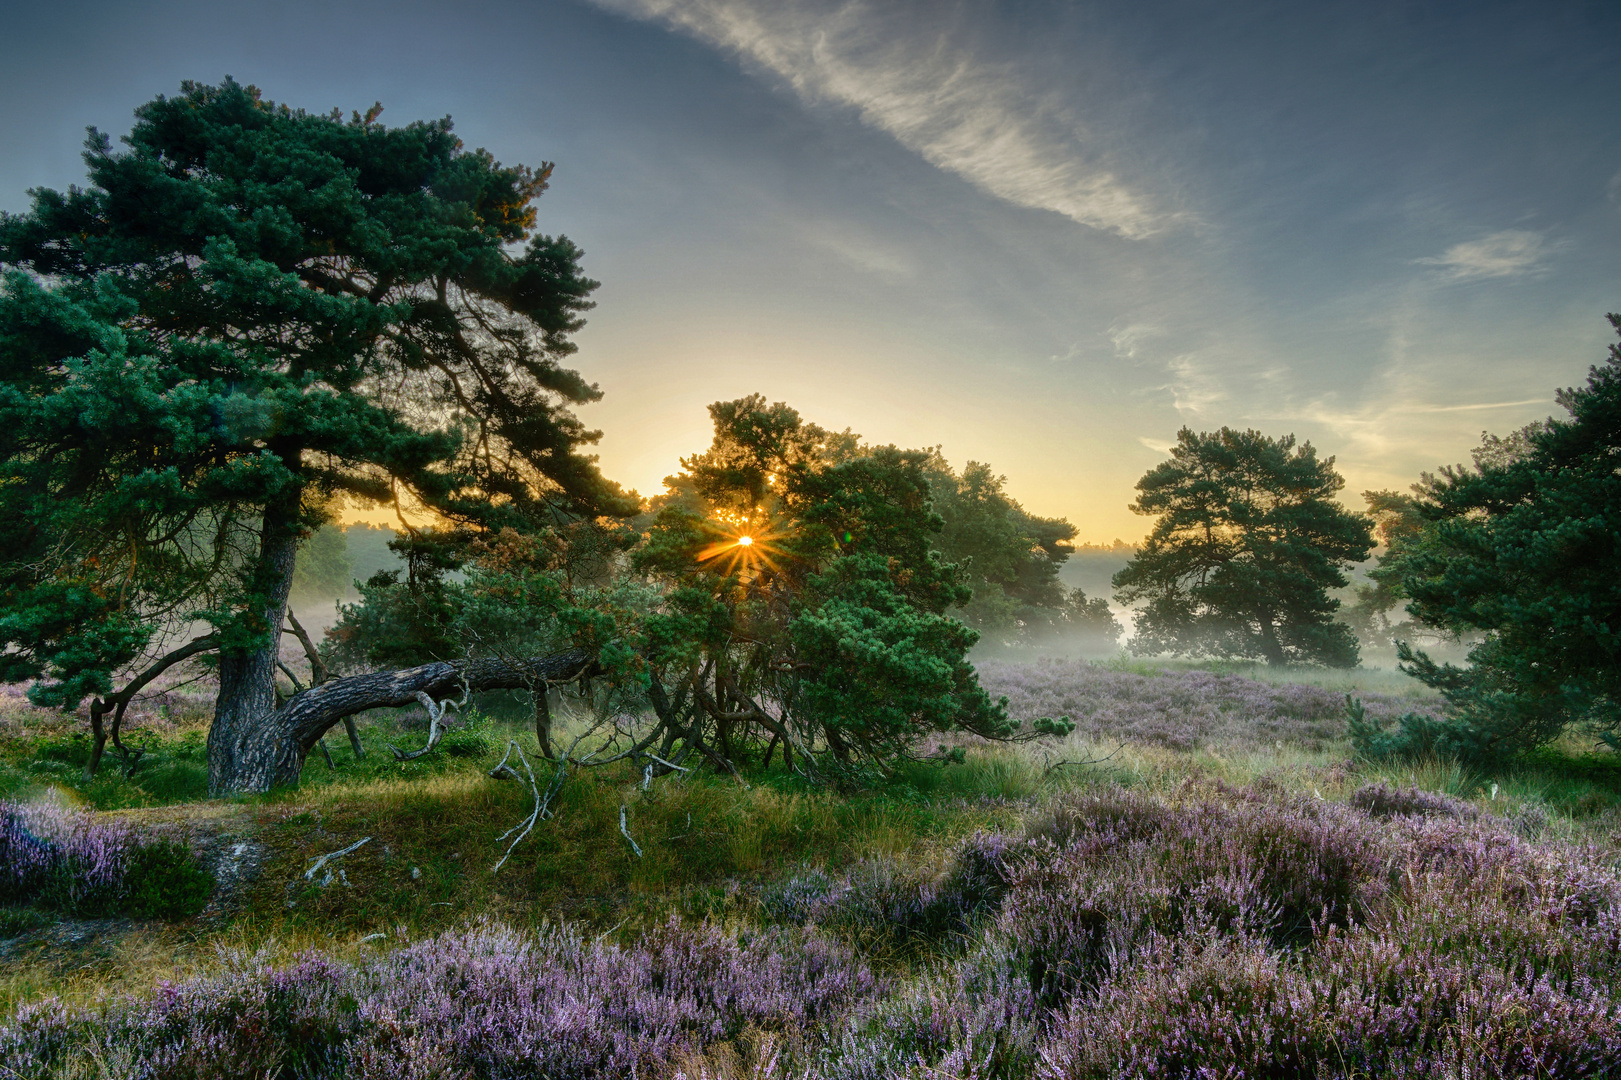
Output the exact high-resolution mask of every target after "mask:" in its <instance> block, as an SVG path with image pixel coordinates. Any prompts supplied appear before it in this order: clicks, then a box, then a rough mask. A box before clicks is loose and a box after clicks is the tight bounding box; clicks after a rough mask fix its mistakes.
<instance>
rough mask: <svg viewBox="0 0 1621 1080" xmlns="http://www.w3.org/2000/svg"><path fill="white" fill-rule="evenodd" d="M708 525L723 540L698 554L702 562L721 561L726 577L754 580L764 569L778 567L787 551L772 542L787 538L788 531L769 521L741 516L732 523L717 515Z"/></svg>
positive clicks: (717, 541)
mask: <svg viewBox="0 0 1621 1080" xmlns="http://www.w3.org/2000/svg"><path fill="white" fill-rule="evenodd" d="M709 524H710V526H711V528H712V529H714V531H715V532H717V533H719V534H720V538H719V539H717V540H716V541H715V542H714V543H712V544H710V545H709V546H707V547H705V548H704V549H703V550H702V551H700V552H698V561H699V562H712V561H715V562H718V563H719V564H720V566H721V568H722V569H723V571H724V572H725V573H726V574H728V575H730V574H738V575H740V576H741V577H743V578H744V579H749V578H753V577H754V576H756V575H757V574H758V573H759V572H760V571H761V570H762V569H770V570H775V569H776V568H777V560H778V558H779V557H781V556H782V555H783V554H784V552H783V550H782V549H781V548H779V547H778V546H777V545H776V544H775V543H773V541H775V540H779V539H781V538H782V537H784V536H786V535H787V532H788V530H787V529H786V528H783V527H780V526H778V525H777V524H776V523H775V522H773V521H772V520H770V519H763V520H762V519H760V518H758V517H755V518H748V519H745V518H742V516H741V515H738V517H737V518H733V519H732V520H727V518H726V517H724V516H717V517H715V518H712V519H710V522H709Z"/></svg>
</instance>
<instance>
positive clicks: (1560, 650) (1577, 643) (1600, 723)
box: [1391, 315, 1621, 759]
mask: <svg viewBox="0 0 1621 1080" xmlns="http://www.w3.org/2000/svg"><path fill="white" fill-rule="evenodd" d="M1609 318H1610V323H1611V325H1612V326H1614V327H1615V329H1616V330H1617V332H1618V333H1621V316H1617V315H1611V316H1610V317H1609ZM1558 401H1559V404H1560V405H1562V406H1563V407H1564V408H1565V410H1566V411H1567V413H1568V416H1567V417H1566V418H1564V419H1554V420H1549V421H1546V422H1542V423H1537V424H1532V425H1530V426H1529V427H1526V428H1524V429H1522V430H1520V431H1518V432H1515V433H1514V434H1513V435H1510V436H1507V437H1506V438H1493V437H1491V436H1488V437H1487V439H1486V441H1485V443H1484V444H1483V446H1482V447H1481V448H1480V449H1479V450H1478V451H1476V453H1475V455H1474V458H1475V466H1474V467H1473V468H1453V469H1444V470H1442V472H1441V474H1440V475H1439V476H1438V477H1433V478H1430V479H1429V482H1428V483H1426V484H1425V485H1424V488H1423V492H1424V493H1423V496H1422V497H1421V498H1420V499H1419V501H1418V510H1419V513H1420V514H1421V515H1422V517H1423V518H1424V519H1425V520H1426V524H1425V527H1424V528H1423V530H1422V531H1421V533H1420V535H1419V536H1418V537H1417V538H1416V539H1414V540H1413V541H1411V542H1410V543H1409V544H1407V545H1406V546H1405V547H1404V549H1403V550H1402V551H1401V553H1400V557H1399V558H1398V559H1397V560H1396V561H1395V564H1394V565H1393V566H1392V567H1391V570H1392V572H1393V573H1395V574H1397V575H1399V582H1400V586H1401V590H1402V591H1403V592H1404V593H1405V595H1407V596H1408V597H1410V598H1411V601H1412V602H1411V604H1410V605H1409V606H1408V611H1409V612H1410V613H1411V614H1412V615H1413V616H1414V617H1415V618H1416V619H1417V620H1419V621H1420V622H1421V623H1423V624H1425V625H1428V626H1432V627H1437V628H1440V629H1443V630H1447V631H1451V632H1454V633H1470V632H1476V633H1481V634H1483V635H1484V640H1482V641H1481V642H1480V643H1479V644H1478V645H1476V646H1475V647H1474V648H1473V649H1472V650H1471V652H1470V654H1469V659H1470V666H1469V667H1468V668H1458V667H1455V666H1453V665H1451V664H1437V663H1434V662H1433V661H1431V660H1430V658H1429V657H1427V656H1426V655H1425V654H1423V653H1422V652H1416V651H1414V650H1413V649H1412V648H1411V647H1410V646H1405V645H1404V646H1403V648H1402V649H1401V652H1402V655H1403V658H1404V660H1405V664H1404V666H1405V668H1406V669H1407V670H1408V671H1409V672H1410V673H1411V674H1414V675H1416V676H1417V677H1418V678H1420V679H1422V680H1423V681H1425V682H1427V683H1429V684H1431V685H1432V686H1435V687H1436V688H1438V689H1440V690H1441V691H1442V693H1443V694H1444V695H1445V696H1446V698H1447V699H1448V702H1449V703H1450V705H1451V706H1452V711H1453V714H1454V717H1453V723H1452V724H1451V725H1450V726H1449V727H1448V728H1447V729H1445V730H1440V731H1434V732H1428V733H1424V734H1425V735H1426V737H1427V738H1428V739H1429V740H1430V741H1431V742H1433V743H1434V744H1435V745H1431V746H1410V747H1393V748H1394V749H1403V750H1405V751H1409V752H1420V753H1422V752H1443V753H1447V754H1451V755H1456V756H1461V757H1466V758H1475V759H1488V758H1496V757H1502V756H1505V755H1511V754H1513V753H1516V752H1519V751H1523V750H1526V749H1529V748H1532V747H1535V746H1537V745H1540V744H1542V743H1544V742H1547V741H1548V740H1550V739H1553V738H1555V737H1556V736H1558V735H1559V733H1560V732H1562V731H1563V730H1564V729H1565V728H1566V726H1567V725H1569V724H1571V723H1581V724H1584V725H1586V726H1589V727H1590V728H1592V729H1594V730H1595V732H1596V733H1597V734H1598V735H1599V736H1600V737H1601V738H1604V739H1605V740H1606V741H1609V742H1611V743H1612V744H1621V740H1618V739H1617V737H1616V736H1617V732H1618V730H1621V345H1611V346H1610V354H1609V357H1608V359H1607V361H1606V362H1605V363H1604V364H1603V365H1602V366H1599V367H1595V368H1592V369H1591V370H1590V372H1589V374H1588V378H1587V383H1586V385H1584V386H1579V387H1575V388H1573V389H1568V390H1564V391H1562V392H1561V393H1559V395H1558Z"/></svg>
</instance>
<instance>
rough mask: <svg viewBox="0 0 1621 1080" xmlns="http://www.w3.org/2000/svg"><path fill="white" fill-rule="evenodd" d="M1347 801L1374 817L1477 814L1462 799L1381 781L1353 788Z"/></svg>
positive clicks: (1475, 815) (1458, 816)
mask: <svg viewBox="0 0 1621 1080" xmlns="http://www.w3.org/2000/svg"><path fill="white" fill-rule="evenodd" d="M1349 802H1350V804H1351V805H1352V806H1354V807H1356V808H1357V809H1359V810H1361V811H1363V812H1364V813H1366V814H1368V815H1369V816H1370V817H1376V818H1387V817H1414V816H1423V815H1426V814H1439V815H1442V816H1445V817H1452V818H1459V819H1472V818H1475V817H1477V816H1479V811H1477V810H1476V809H1475V808H1474V807H1473V806H1470V805H1469V804H1468V803H1466V802H1464V801H1463V800H1462V799H1454V798H1452V797H1451V796H1448V795H1442V794H1439V793H1435V792H1429V791H1420V790H1419V789H1418V788H1417V787H1407V788H1399V787H1390V786H1389V785H1387V784H1385V783H1384V782H1382V781H1381V782H1379V783H1373V784H1365V785H1363V786H1362V787H1359V788H1357V789H1356V790H1355V791H1353V792H1352V793H1351V798H1350V800H1349Z"/></svg>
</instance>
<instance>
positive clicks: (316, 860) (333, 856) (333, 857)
mask: <svg viewBox="0 0 1621 1080" xmlns="http://www.w3.org/2000/svg"><path fill="white" fill-rule="evenodd" d="M369 843H371V837H369V836H363V837H361V838H360V839H359V840H356V841H355V842H354V843H352V844H350V845H349V846H348V847H346V848H342V849H340V850H338V851H332V852H328V853H327V854H325V855H321V856H312V857H311V858H312V859H313V862H312V864H311V866H310V868H309V869H308V870H306V871H304V880H305V881H314V880H315V874H316V871H318V870H320V869H321V868H322V867H323V866H325V865H326V864H327V863H330V862H336V861H338V860H339V859H341V858H343V857H344V856H345V855H348V854H350V853H352V852H354V851H357V850H358V849H360V848H362V847H365V846H366V845H367V844H369ZM331 880H332V873H331V871H328V872H327V875H326V877H324V878H322V879H321V884H322V885H325V884H327V883H328V882H330V881H331Z"/></svg>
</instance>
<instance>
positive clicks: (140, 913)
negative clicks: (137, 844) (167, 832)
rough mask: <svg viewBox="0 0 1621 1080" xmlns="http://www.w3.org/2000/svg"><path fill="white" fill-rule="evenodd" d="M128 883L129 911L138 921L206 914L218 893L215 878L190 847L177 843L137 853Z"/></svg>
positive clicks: (151, 846)
mask: <svg viewBox="0 0 1621 1080" xmlns="http://www.w3.org/2000/svg"><path fill="white" fill-rule="evenodd" d="M126 882H127V887H128V892H129V896H128V901H127V909H128V911H129V913H130V914H131V915H133V916H135V917H136V918H137V919H165V920H168V921H170V922H175V921H178V920H180V919H188V918H190V917H191V916H193V915H196V914H197V913H198V912H200V911H202V910H203V908H204V907H205V906H206V905H207V904H208V898H209V897H210V896H211V895H213V892H214V875H213V874H211V873H209V872H208V871H207V870H205V869H204V868H203V867H202V866H201V865H200V864H199V863H198V862H197V857H196V856H195V855H193V854H192V853H191V849H190V848H189V847H187V846H186V845H184V844H180V843H176V842H175V841H173V840H159V841H158V842H157V843H154V844H147V845H145V846H144V847H142V848H140V849H139V850H137V851H136V853H135V855H134V857H133V858H132V859H131V860H130V865H129V871H128V874H127V877H126Z"/></svg>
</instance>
